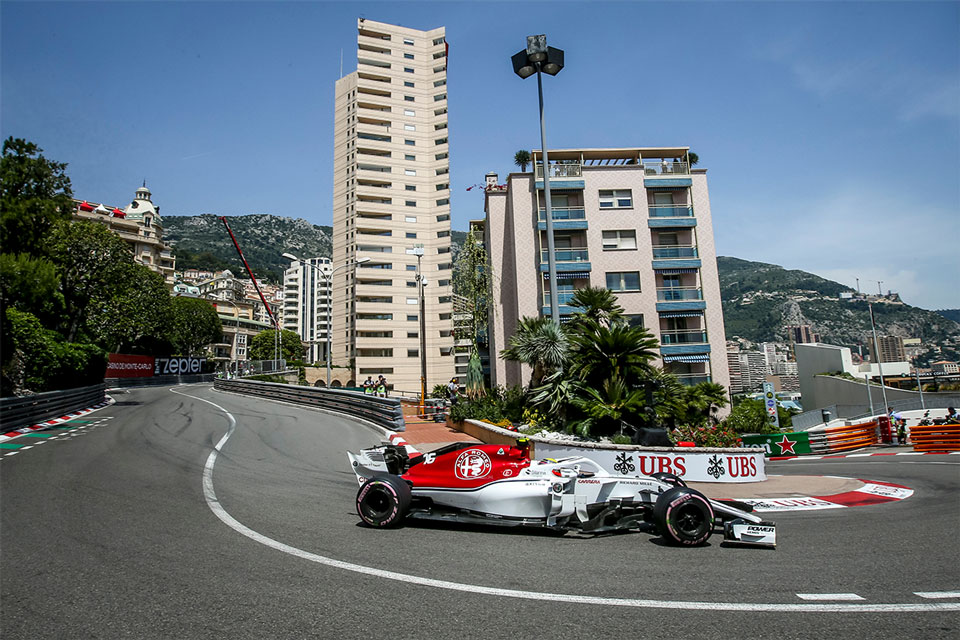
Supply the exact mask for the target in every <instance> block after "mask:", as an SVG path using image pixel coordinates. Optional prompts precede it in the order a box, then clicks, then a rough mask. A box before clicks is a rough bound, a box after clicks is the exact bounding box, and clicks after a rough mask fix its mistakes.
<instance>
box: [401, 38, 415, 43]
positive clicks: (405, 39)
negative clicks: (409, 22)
mask: <svg viewBox="0 0 960 640" xmlns="http://www.w3.org/2000/svg"><path fill="white" fill-rule="evenodd" d="M403 44H413V40H412V39H411V38H404V39H403Z"/></svg>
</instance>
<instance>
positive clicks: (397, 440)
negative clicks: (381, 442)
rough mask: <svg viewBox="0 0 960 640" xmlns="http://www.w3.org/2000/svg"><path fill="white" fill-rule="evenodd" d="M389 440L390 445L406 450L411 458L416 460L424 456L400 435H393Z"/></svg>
mask: <svg viewBox="0 0 960 640" xmlns="http://www.w3.org/2000/svg"><path fill="white" fill-rule="evenodd" d="M389 440H390V444H393V445H396V446H398V447H403V448H404V449H406V450H407V455H408V456H410V457H411V458H416V457H417V456H420V455H423V454H422V453H421V452H419V451H417V450H416V449H415V448H414V447H413V445H412V444H410V443H408V442H407V441H406V440H404V439H403V436H401V435H400V434H399V433H391V434H390V437H389Z"/></svg>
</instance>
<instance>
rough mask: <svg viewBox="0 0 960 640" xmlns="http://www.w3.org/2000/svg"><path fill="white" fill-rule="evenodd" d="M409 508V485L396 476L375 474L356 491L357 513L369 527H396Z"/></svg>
mask: <svg viewBox="0 0 960 640" xmlns="http://www.w3.org/2000/svg"><path fill="white" fill-rule="evenodd" d="M409 510H410V486H409V485H407V483H406V482H404V481H403V480H402V479H400V478H398V477H397V476H387V475H384V476H377V477H375V478H371V479H369V480H367V481H366V482H364V483H363V485H362V486H361V487H360V490H359V491H357V514H358V515H359V516H360V519H361V520H363V522H364V523H365V524H367V525H369V526H371V527H377V528H378V529H385V528H388V527H398V526H400V524H401V523H402V522H403V520H404V518H406V517H407V512H408V511H409Z"/></svg>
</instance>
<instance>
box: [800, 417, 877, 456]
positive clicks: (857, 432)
mask: <svg viewBox="0 0 960 640" xmlns="http://www.w3.org/2000/svg"><path fill="white" fill-rule="evenodd" d="M820 433H824V434H825V435H826V441H827V451H829V452H830V453H836V452H840V451H849V450H850V449H860V448H862V447H868V446H870V445H873V444H877V423H876V421H871V422H862V423H860V424H852V425H848V426H842V427H827V428H826V429H824V430H823V431H822V432H820ZM811 435H813V434H811Z"/></svg>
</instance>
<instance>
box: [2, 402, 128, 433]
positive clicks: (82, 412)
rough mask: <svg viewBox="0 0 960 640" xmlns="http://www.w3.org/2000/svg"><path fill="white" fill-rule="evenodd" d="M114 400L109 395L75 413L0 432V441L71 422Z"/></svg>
mask: <svg viewBox="0 0 960 640" xmlns="http://www.w3.org/2000/svg"><path fill="white" fill-rule="evenodd" d="M114 402H116V401H115V400H114V399H113V398H111V397H110V396H107V397H106V399H105V400H104V401H103V402H101V403H99V404H95V405H93V406H92V407H87V408H86V409H81V410H80V411H74V412H73V413H68V414H67V415H65V416H60V417H59V418H52V419H50V420H45V421H43V422H41V423H39V424H32V425H30V426H29V427H20V428H19V429H15V430H13V431H7V432H6V433H3V434H0V442H6V441H7V440H12V439H13V438H16V437H18V436H22V435H23V434H25V433H30V432H32V431H39V430H40V429H46V428H47V427H52V426H54V425H58V424H61V423H63V422H69V421H70V420H74V419H76V418H79V417H80V416H85V415H87V414H88V413H91V412H93V411H96V410H97V409H103V408H104V407H106V406H109V405H111V404H113V403H114Z"/></svg>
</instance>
